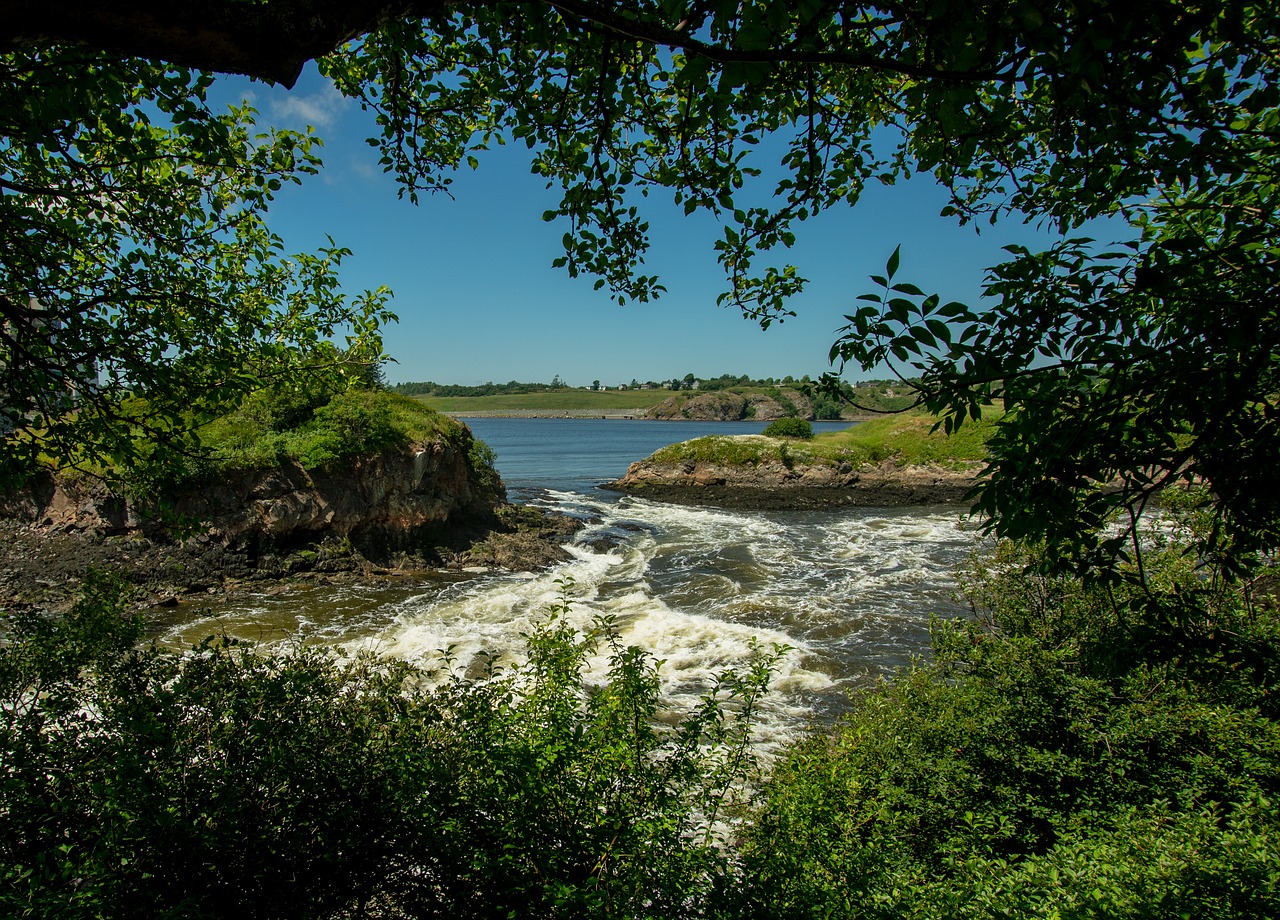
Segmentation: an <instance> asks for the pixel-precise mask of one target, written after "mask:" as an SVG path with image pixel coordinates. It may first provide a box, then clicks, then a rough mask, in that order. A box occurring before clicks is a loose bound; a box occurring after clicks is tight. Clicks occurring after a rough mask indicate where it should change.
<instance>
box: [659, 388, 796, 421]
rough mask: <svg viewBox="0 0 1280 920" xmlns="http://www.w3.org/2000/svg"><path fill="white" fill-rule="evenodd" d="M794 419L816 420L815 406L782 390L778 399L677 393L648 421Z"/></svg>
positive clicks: (729, 392) (755, 395)
mask: <svg viewBox="0 0 1280 920" xmlns="http://www.w3.org/2000/svg"><path fill="white" fill-rule="evenodd" d="M771 392H772V391H771ZM792 416H798V417H800V418H813V405H812V404H811V403H810V402H809V399H808V398H807V397H806V396H805V395H804V394H803V393H801V392H800V391H798V390H780V391H778V392H777V397H776V398H775V397H774V396H771V395H769V394H766V393H748V394H747V395H745V396H744V395H742V394H741V393H735V392H733V391H732V390H713V391H712V392H709V393H699V394H698V395H696V396H691V395H689V394H687V393H677V394H675V395H673V396H669V397H667V398H666V399H664V400H663V401H662V402H660V403H658V405H656V406H654V407H653V408H652V409H650V410H649V411H648V412H646V413H645V417H646V418H653V419H663V420H673V419H689V420H691V421H699V422H737V421H742V420H743V419H748V418H752V419H758V420H760V421H766V422H767V421H773V420H774V419H779V418H789V417H792Z"/></svg>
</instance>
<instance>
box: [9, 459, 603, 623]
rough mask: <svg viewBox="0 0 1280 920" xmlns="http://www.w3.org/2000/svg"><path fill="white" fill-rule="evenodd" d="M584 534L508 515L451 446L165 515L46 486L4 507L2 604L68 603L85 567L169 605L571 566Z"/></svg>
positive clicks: (43, 482) (288, 466)
mask: <svg viewBox="0 0 1280 920" xmlns="http://www.w3.org/2000/svg"><path fill="white" fill-rule="evenodd" d="M533 518H536V520H534V519H533ZM580 526H581V524H580V523H577V522H569V521H568V520H567V519H565V520H560V519H559V518H554V517H553V516H548V515H544V514H542V513H540V512H536V511H530V510H528V509H516V508H513V507H512V506H509V505H506V504H505V502H504V501H503V494H502V487H501V485H500V484H499V485H498V494H494V493H493V491H492V490H485V489H484V488H483V487H481V486H478V485H477V483H476V481H475V478H474V477H473V475H472V472H471V471H470V469H469V467H468V462H467V457H466V454H465V451H464V449H463V446H462V445H459V444H455V443H452V442H449V441H445V440H442V441H438V442H432V443H423V444H415V445H413V446H412V447H410V448H409V449H407V450H403V451H393V452H386V453H382V454H377V455H371V456H367V457H363V458H360V459H358V460H356V461H355V462H354V463H352V464H350V465H348V466H346V467H344V468H343V469H341V470H334V471H332V472H319V471H314V470H312V471H308V470H305V469H303V468H302V467H301V466H299V465H298V464H296V463H293V462H286V463H284V464H282V465H280V466H279V467H277V468H274V469H270V470H259V471H252V472H243V473H236V474H232V475H228V476H224V477H223V478H222V479H220V480H219V481H217V482H211V483H205V484H203V485H202V487H201V488H199V489H193V490H189V491H186V492H183V493H180V494H177V495H175V496H173V497H172V499H171V500H170V501H168V502H167V503H166V504H165V505H164V506H162V507H161V506H157V505H156V503H154V502H148V501H139V500H137V499H133V498H130V497H127V496H122V495H120V494H118V493H116V492H113V491H111V490H109V489H108V488H107V487H106V486H104V485H103V484H102V483H101V482H98V481H96V480H86V479H81V478H66V477H56V478H55V477H52V476H44V477H39V478H37V479H36V480H34V481H33V482H32V483H30V484H29V485H28V486H27V487H26V488H24V489H22V490H20V491H18V492H15V493H11V494H10V495H8V496H6V497H5V498H4V499H3V500H0V606H3V605H4V604H6V603H15V602H17V603H38V604H42V605H55V606H56V605H59V604H61V603H65V602H66V601H67V600H68V599H69V598H70V597H71V596H73V595H74V593H75V591H76V590H77V589H78V585H79V583H80V582H81V580H82V579H83V578H84V576H85V573H86V572H87V571H88V570H89V569H91V568H101V569H108V570H110V571H113V572H115V573H116V574H118V575H120V576H121V577H123V578H124V579H125V580H126V581H129V582H132V583H134V584H136V585H138V586H139V587H140V588H142V589H143V590H144V591H146V592H148V593H150V594H151V595H153V596H158V597H161V598H163V597H170V596H175V595H179V594H190V593H193V592H198V591H218V590H222V589H225V588H234V587H235V586H236V585H237V584H240V583H243V582H249V581H262V580H273V579H283V578H293V577H298V576H304V577H321V578H326V579H332V578H341V577H352V576H369V575H378V574H386V573H388V572H389V571H390V570H392V569H397V570H415V569H423V568H426V567H428V566H439V565H452V566H458V567H463V566H476V565H486V566H500V567H506V568H538V567H542V566H545V565H548V564H551V563H554V562H558V561H562V560H564V559H567V558H568V554H567V553H565V552H564V550H563V549H561V544H562V543H564V542H566V541H567V540H568V539H569V535H570V534H571V533H572V531H573V530H574V529H576V528H577V527H580Z"/></svg>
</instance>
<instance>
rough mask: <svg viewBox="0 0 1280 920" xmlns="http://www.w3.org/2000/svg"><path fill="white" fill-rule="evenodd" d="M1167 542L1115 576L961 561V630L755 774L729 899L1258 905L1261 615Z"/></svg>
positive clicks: (1272, 719)
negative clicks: (738, 871)
mask: <svg viewBox="0 0 1280 920" xmlns="http://www.w3.org/2000/svg"><path fill="white" fill-rule="evenodd" d="M1178 520H1179V519H1178V518H1177V517H1175V519H1174V521H1173V522H1172V523H1171V524H1170V525H1169V526H1170V527H1173V528H1175V529H1176V527H1177V526H1178ZM1181 550H1182V544H1180V543H1178V542H1177V541H1172V542H1168V543H1164V544H1161V542H1160V541H1159V539H1155V540H1153V541H1152V543H1150V544H1149V549H1148V551H1147V553H1146V554H1145V558H1144V560H1143V567H1142V570H1141V572H1138V571H1137V570H1136V567H1135V571H1133V572H1131V574H1132V576H1133V578H1132V579H1131V580H1129V581H1127V582H1125V583H1123V584H1121V585H1107V586H1102V585H1098V586H1090V585H1082V584H1081V583H1080V582H1079V581H1077V580H1074V579H1071V578H1066V577H1062V576H1052V577H1050V576H1044V575H1040V574H1038V572H1037V560H1038V558H1039V555H1040V554H1041V553H1042V550H1040V549H1038V548H1036V547H1030V548H1020V547H1012V546H1006V547H1003V548H1001V549H1000V551H999V552H998V553H996V554H995V555H993V556H990V557H985V558H983V559H981V560H980V561H979V562H977V563H976V564H975V565H973V566H971V567H970V569H969V571H968V572H967V573H966V575H965V578H964V584H965V588H966V591H967V595H968V599H969V600H970V603H971V604H972V605H973V607H974V608H975V610H976V611H977V612H978V614H979V617H978V620H977V621H976V622H967V623H961V622H950V623H938V624H936V626H935V634H934V651H935V659H934V661H933V663H931V664H928V665H924V664H920V665H917V666H916V667H914V668H912V669H910V670H908V671H906V672H903V673H901V674H899V675H898V676H897V677H896V678H895V680H894V681H893V682H892V683H889V684H885V685H882V686H881V687H878V688H875V689H873V690H871V691H869V692H867V693H865V694H864V695H863V696H861V697H860V698H859V699H858V700H857V701H856V703H855V705H854V707H853V709H852V711H851V713H850V714H849V715H848V716H847V717H846V718H845V719H844V720H843V721H842V723H841V724H840V725H839V726H838V728H837V729H836V730H835V731H834V732H832V733H829V734H819V735H815V736H814V737H812V738H810V739H809V740H808V741H806V742H805V743H803V744H801V745H799V746H797V747H796V748H795V749H793V750H792V751H791V752H790V753H789V754H788V756H787V757H786V758H785V759H784V761H783V762H782V763H781V764H780V765H779V766H778V768H777V769H776V770H775V772H774V774H773V776H772V778H771V779H770V781H769V783H768V784H767V786H766V789H765V793H764V795H763V797H762V800H761V810H760V812H759V814H758V815H757V817H756V819H755V820H754V821H753V822H752V823H750V824H749V825H748V826H747V829H746V831H745V832H744V834H743V839H742V848H743V859H744V884H743V887H742V889H741V900H740V901H739V902H737V904H736V908H735V909H736V910H737V912H738V913H739V914H746V915H751V916H766V915H767V916H772V917H806V918H807V917H863V916H878V917H879V916H883V917H890V916H892V917H937V918H944V917H945V918H951V917H958V918H963V917H975V918H977V917H992V916H1013V917H1096V918H1100V920H1101V918H1112V917H1132V918H1146V917H1163V916H1188V915H1191V916H1196V917H1202V918H1222V920H1227V918H1244V917H1254V918H1259V920H1260V918H1264V917H1273V916H1276V915H1277V912H1278V910H1280V887H1278V886H1277V880H1278V879H1280V848H1278V845H1280V799H1277V796H1276V792H1277V790H1280V722H1277V717H1280V706H1277V704H1276V698H1277V692H1276V691H1277V688H1278V687H1280V629H1277V623H1276V615H1275V608H1274V605H1273V604H1272V603H1271V602H1270V601H1269V600H1266V599H1264V598H1261V597H1260V596H1259V595H1258V594H1257V592H1256V590H1255V589H1254V588H1248V589H1242V586H1241V585H1239V584H1234V585H1233V584H1231V583H1229V582H1226V581H1223V580H1221V579H1217V578H1213V577H1207V575H1208V574H1209V573H1208V572H1206V571H1205V570H1204V569H1202V568H1197V567H1196V566H1195V565H1194V560H1189V559H1188V558H1187V556H1186V555H1185V553H1184V552H1182V551H1181Z"/></svg>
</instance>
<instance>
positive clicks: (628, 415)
mask: <svg viewBox="0 0 1280 920" xmlns="http://www.w3.org/2000/svg"><path fill="white" fill-rule="evenodd" d="M648 411H649V410H648V409H647V408H640V409H489V410H479V409H472V410H470V411H463V412H441V413H440V414H441V415H447V416H449V418H456V419H460V420H462V421H466V420H467V419H469V418H547V419H551V418H601V419H620V420H623V421H640V422H732V423H735V424H740V423H742V422H753V421H759V422H760V424H762V425H764V424H767V423H768V422H769V421H770V420H769V419H750V418H747V419H741V418H739V419H707V418H660V419H656V418H651V417H649V416H648V415H647V414H646V413H647V412H648ZM872 418H876V416H874V415H866V416H860V417H858V418H839V419H823V421H831V422H847V423H849V424H850V425H852V424H853V423H854V422H865V421H867V420H868V419H872Z"/></svg>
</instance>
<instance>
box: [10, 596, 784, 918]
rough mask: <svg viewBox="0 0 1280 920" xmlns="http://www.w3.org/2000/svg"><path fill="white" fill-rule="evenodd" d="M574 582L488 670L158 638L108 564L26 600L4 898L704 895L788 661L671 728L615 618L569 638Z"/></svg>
mask: <svg viewBox="0 0 1280 920" xmlns="http://www.w3.org/2000/svg"><path fill="white" fill-rule="evenodd" d="M568 602H569V601H568V597H567V595H566V600H565V601H564V602H563V603H562V604H561V605H560V606H557V607H556V608H554V609H552V610H551V611H550V616H549V619H548V620H547V621H546V622H545V623H544V624H543V625H542V626H541V627H539V628H537V629H536V630H534V631H533V633H532V634H531V635H530V636H529V639H528V663H527V664H525V665H523V666H520V667H515V668H512V669H509V670H498V669H491V670H490V671H489V672H488V673H487V674H483V675H481V677H480V678H479V679H477V680H467V679H464V678H463V677H462V676H460V675H459V674H457V673H456V672H453V673H451V672H450V671H449V670H448V668H449V663H448V662H447V661H446V662H445V663H444V666H445V670H444V671H443V672H442V673H439V674H435V675H432V674H430V673H427V672H424V671H421V670H419V669H417V668H415V667H413V666H411V665H409V664H406V663H404V662H398V661H391V660H386V659H381V658H376V657H370V656H358V657H356V658H354V659H345V658H342V657H340V656H339V655H338V654H336V653H335V652H331V651H328V650H324V649H320V648H314V647H301V648H293V649H283V650H281V649H276V650H265V651H255V650H253V649H250V648H245V647H242V646H237V645H235V644H234V643H229V642H226V641H219V640H215V639H210V640H207V641H206V642H205V643H203V644H202V645H200V646H199V647H197V648H195V649H193V650H192V651H191V652H189V653H187V654H185V655H178V654H172V653H167V652H163V651H160V650H158V649H156V648H154V647H152V648H140V647H138V646H137V645H136V643H137V640H138V639H139V637H140V634H141V632H140V630H141V624H140V623H138V622H137V621H136V620H131V619H128V618H124V617H122V616H121V615H120V613H119V610H120V603H119V597H118V594H117V593H116V592H115V590H114V588H113V587H112V586H111V585H110V584H109V583H105V582H103V581H100V580H99V581H95V582H93V583H92V584H91V585H90V589H89V591H88V593H87V595H86V597H85V599H84V600H83V601H81V603H80V604H78V605H77V606H76V607H75V609H73V610H72V611H71V612H70V614H68V615H67V616H65V617H61V618H52V617H44V616H40V615H33V614H15V615H14V616H13V617H12V619H11V624H10V626H11V628H10V641H9V642H8V644H6V645H5V646H3V647H0V700H2V701H3V702H2V703H0V714H2V715H0V791H2V792H3V795H2V796H0V915H3V916H8V917H59V918H72V920H74V918H81V917H83V918H90V917H94V918H97V917H105V918H112V917H121V918H126V917H127V918H142V917H193V916H206V917H250V918H251V917H271V918H285V917H299V918H324V917H335V918H336V917H370V916H377V917H450V918H454V917H461V918H466V917H485V918H488V917H495V916H501V917H528V918H543V917H578V916H582V917H588V916H619V917H675V916H683V915H698V914H700V913H703V912H705V911H707V910H708V909H709V904H710V899H711V898H712V897H713V895H714V892H715V891H716V890H717V888H718V887H720V886H721V885H722V882H723V880H724V879H725V878H726V874H727V873H728V872H729V868H730V867H729V863H728V861H727V860H726V858H725V856H724V854H723V853H721V852H720V851H719V850H718V849H717V847H716V846H715V845H714V839H713V835H712V830H711V828H712V826H713V825H714V824H715V822H716V821H717V820H718V819H720V818H721V817H727V816H728V815H727V814H726V809H730V808H731V807H733V803H734V801H735V796H736V795H737V794H738V790H739V789H740V788H741V785H742V783H743V781H744V779H745V777H746V775H747V773H748V771H749V765H750V757H749V756H748V752H747V748H746V741H747V736H748V733H749V731H750V727H751V724H752V721H753V712H754V707H755V705H756V701H757V700H758V699H759V697H760V695H761V693H763V691H764V687H765V684H766V683H767V680H768V676H769V673H770V669H771V666H772V664H771V660H770V659H769V658H768V657H767V656H765V657H762V658H761V659H760V661H759V662H758V663H757V665H756V666H755V667H753V668H752V669H751V670H750V672H749V673H747V674H744V675H741V676H738V675H732V674H730V675H725V676H724V678H722V680H721V681H720V683H719V684H718V685H717V686H716V687H715V688H714V689H713V691H712V692H711V694H710V695H709V696H708V697H707V698H706V700H705V701H704V703H703V705H702V706H701V707H699V708H697V709H696V710H695V711H694V712H693V713H691V714H690V715H689V716H688V717H686V718H685V719H684V720H683V721H681V722H680V723H679V724H677V725H674V726H670V727H663V726H662V723H660V722H659V721H658V720H657V718H656V715H657V707H658V680H657V673H656V667H657V665H656V664H655V662H654V661H652V660H651V659H650V658H648V657H647V656H645V655H644V654H643V653H642V652H640V651H639V650H637V649H634V648H626V647H623V646H622V645H621V644H620V643H619V642H618V640H617V638H616V636H615V634H614V633H613V632H612V630H611V628H610V626H609V624H608V623H607V622H604V621H602V622H600V623H598V624H597V626H596V628H595V629H594V630H592V631H591V632H590V633H589V634H587V635H580V634H578V633H577V632H575V631H574V630H573V629H571V628H570V627H569V626H567V625H566V623H565V621H564V618H563V614H564V613H565V612H566V610H567V604H568ZM597 653H603V654H604V655H605V656H607V658H608V660H609V673H608V677H607V679H606V680H604V681H603V682H602V683H599V684H594V683H590V684H589V683H588V682H587V681H586V680H585V678H584V676H583V674H584V670H585V666H586V662H587V660H588V659H589V658H591V657H592V656H594V655H596V654H597Z"/></svg>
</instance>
